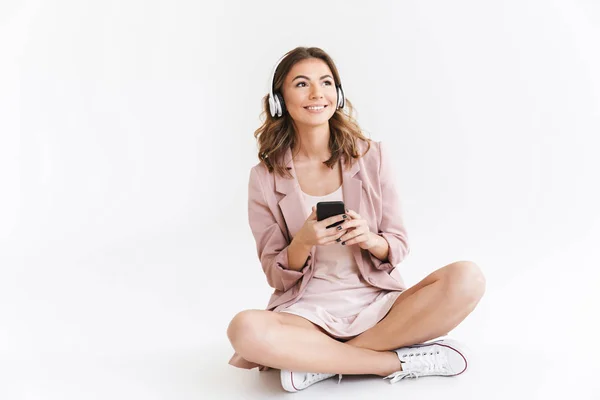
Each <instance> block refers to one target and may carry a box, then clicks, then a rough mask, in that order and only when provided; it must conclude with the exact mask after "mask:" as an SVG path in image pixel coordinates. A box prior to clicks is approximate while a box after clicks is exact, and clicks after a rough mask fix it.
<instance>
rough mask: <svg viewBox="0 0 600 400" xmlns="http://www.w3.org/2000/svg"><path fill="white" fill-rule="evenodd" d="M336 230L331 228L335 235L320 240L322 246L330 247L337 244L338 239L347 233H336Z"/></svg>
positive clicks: (345, 231) (343, 230)
mask: <svg viewBox="0 0 600 400" xmlns="http://www.w3.org/2000/svg"><path fill="white" fill-rule="evenodd" d="M336 228H337V227H335V228H331V229H333V230H334V232H337V233H334V234H332V235H330V236H326V237H323V238H322V246H328V245H331V244H334V243H338V242H339V241H338V239H339V238H340V237H342V236H343V235H344V234H346V233H347V232H348V231H347V230H345V229H342V230H340V231H338V230H337V229H336Z"/></svg>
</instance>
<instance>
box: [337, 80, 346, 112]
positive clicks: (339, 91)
mask: <svg viewBox="0 0 600 400" xmlns="http://www.w3.org/2000/svg"><path fill="white" fill-rule="evenodd" d="M337 100H338V101H337V108H344V106H345V105H346V98H345V97H344V90H343V89H342V85H338V87H337Z"/></svg>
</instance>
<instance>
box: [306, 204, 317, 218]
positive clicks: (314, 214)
mask: <svg viewBox="0 0 600 400" xmlns="http://www.w3.org/2000/svg"><path fill="white" fill-rule="evenodd" d="M308 219H312V220H315V221H316V220H317V207H316V206H313V207H312V212H311V213H310V215H309V216H308Z"/></svg>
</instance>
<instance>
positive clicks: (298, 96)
mask: <svg viewBox="0 0 600 400" xmlns="http://www.w3.org/2000/svg"><path fill="white" fill-rule="evenodd" d="M346 104H347V107H346ZM264 107H265V111H267V110H268V111H269V114H270V118H269V117H267V119H266V121H265V122H264V124H263V126H261V127H260V128H259V129H258V130H257V131H256V132H255V137H257V139H258V143H259V146H260V149H259V159H260V162H259V163H258V164H257V165H256V166H254V167H253V168H252V170H251V172H250V182H249V195H248V213H249V222H250V227H251V229H252V233H253V235H254V238H255V240H256V245H257V251H258V256H259V258H260V261H261V264H262V267H263V270H264V272H265V274H266V277H267V281H268V283H269V285H270V286H272V287H273V288H274V289H275V291H274V293H273V295H272V296H271V299H270V301H269V304H268V306H267V309H266V310H245V311H242V312H240V313H238V314H237V315H236V316H235V317H234V318H233V320H232V321H231V323H230V324H229V327H228V330H227V335H228V337H229V340H230V342H231V344H232V346H233V348H234V349H235V351H236V353H235V354H234V356H233V357H232V359H231V360H230V364H232V365H234V366H237V367H242V368H254V367H259V370H261V371H262V370H265V369H267V368H269V367H272V368H278V369H280V370H281V382H282V386H283V388H284V389H285V390H288V391H297V390H301V389H304V388H306V387H308V386H309V385H311V384H313V383H315V382H319V381H322V380H323V379H327V378H330V377H332V376H334V375H336V374H339V375H340V379H341V376H342V374H376V375H380V376H382V377H385V378H390V379H391V381H390V382H392V383H393V382H396V381H397V380H400V379H402V378H405V377H410V378H414V377H418V376H431V375H439V376H454V375H458V374H460V373H462V372H464V371H465V370H466V368H467V358H466V356H465V354H464V349H463V346H462V345H461V344H460V343H458V342H457V341H455V340H451V339H449V338H448V337H446V336H445V335H446V333H447V332H449V331H450V330H452V329H453V328H455V327H456V326H457V325H458V324H459V323H460V322H461V321H462V320H464V319H465V318H466V316H467V315H469V314H470V313H471V311H473V309H474V308H475V306H476V305H477V303H478V302H479V300H480V299H481V297H482V296H483V293H484V291H485V279H484V277H483V275H482V273H481V271H480V269H479V267H478V266H477V265H476V264H474V263H473V262H469V261H459V262H455V263H452V264H449V265H446V266H445V267H443V268H440V269H438V270H437V271H434V272H433V273H431V274H430V275H428V276H427V277H426V278H425V279H423V280H422V281H421V282H419V283H417V284H416V285H414V286H413V287H411V288H410V289H407V288H406V286H405V284H404V282H403V280H402V278H401V276H400V274H399V272H398V271H397V270H396V269H395V266H396V265H397V264H399V263H400V262H401V261H402V260H403V259H404V257H405V256H406V255H407V254H408V252H409V247H408V243H407V236H406V231H405V228H404V225H403V222H402V216H401V212H400V206H399V198H398V195H397V192H396V189H395V187H394V177H393V169H392V166H391V157H392V155H391V153H388V150H387V148H386V147H385V146H384V145H383V144H382V143H380V142H373V141H371V140H370V139H368V138H366V137H364V136H363V135H362V133H361V131H360V128H359V126H358V125H357V124H356V122H355V121H354V119H353V117H352V114H353V109H352V105H351V103H350V101H348V100H346V99H345V98H344V93H343V90H342V87H341V83H340V78H339V75H338V71H337V68H336V67H335V65H334V63H333V60H332V59H331V57H329V55H327V54H326V53H325V52H324V51H323V50H321V49H319V48H315V47H311V48H306V47H298V48H296V49H294V50H292V51H290V52H289V53H287V54H286V55H285V56H284V57H282V59H281V60H280V62H278V63H277V65H276V66H275V68H274V71H273V76H272V80H271V93H270V94H269V95H268V98H267V96H265V99H264ZM345 108H347V109H348V110H349V111H348V112H347V113H344V109H345ZM335 200H340V201H343V202H344V204H345V208H346V213H345V214H343V215H336V216H333V217H330V218H328V219H324V220H322V221H317V218H316V207H315V206H316V203H317V202H320V201H335ZM338 221H342V223H341V225H339V226H336V227H329V226H330V225H332V224H333V223H335V222H338ZM328 227H329V228H328ZM301 371H309V372H301Z"/></svg>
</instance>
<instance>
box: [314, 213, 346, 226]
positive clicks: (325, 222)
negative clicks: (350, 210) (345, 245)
mask: <svg viewBox="0 0 600 400" xmlns="http://www.w3.org/2000/svg"><path fill="white" fill-rule="evenodd" d="M348 219H350V218H349V217H348V216H347V215H346V214H339V215H334V216H333V217H329V218H325V219H324V220H322V221H319V224H321V225H322V226H323V227H326V226H329V225H331V224H335V223H336V222H339V221H345V220H348ZM327 229H330V228H327Z"/></svg>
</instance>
